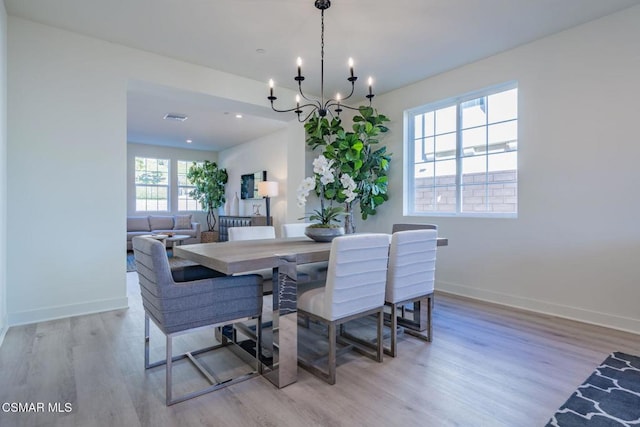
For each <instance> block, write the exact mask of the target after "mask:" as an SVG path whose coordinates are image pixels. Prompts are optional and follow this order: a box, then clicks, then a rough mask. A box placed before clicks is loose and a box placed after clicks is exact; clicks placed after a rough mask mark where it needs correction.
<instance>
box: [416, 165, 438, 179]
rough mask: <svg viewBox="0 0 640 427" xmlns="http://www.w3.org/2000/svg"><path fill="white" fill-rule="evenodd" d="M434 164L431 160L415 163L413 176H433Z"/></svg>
mask: <svg viewBox="0 0 640 427" xmlns="http://www.w3.org/2000/svg"><path fill="white" fill-rule="evenodd" d="M433 171H434V166H433V162H428V163H418V164H416V165H415V171H414V177H415V178H431V177H433Z"/></svg>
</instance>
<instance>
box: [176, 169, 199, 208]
mask: <svg viewBox="0 0 640 427" xmlns="http://www.w3.org/2000/svg"><path fill="white" fill-rule="evenodd" d="M193 163H194V162H189V161H186V160H178V210H179V211H199V210H201V207H200V202H198V201H197V200H196V199H194V198H192V197H191V196H189V192H190V191H191V190H193V189H194V188H195V187H194V186H193V185H192V184H191V182H189V180H188V179H187V172H188V171H189V168H190V167H191V165H193ZM195 163H196V164H197V165H198V166H202V165H203V164H204V162H195Z"/></svg>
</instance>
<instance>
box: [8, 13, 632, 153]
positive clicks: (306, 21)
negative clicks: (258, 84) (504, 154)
mask: <svg viewBox="0 0 640 427" xmlns="http://www.w3.org/2000/svg"><path fill="white" fill-rule="evenodd" d="M637 4H640V0H393V1H391V0H366V1H365V0H334V1H333V2H332V6H331V8H330V9H328V10H327V11H326V12H325V27H326V28H325V88H326V92H327V94H331V95H333V94H335V92H336V91H340V92H341V93H343V94H344V93H345V92H346V91H345V89H346V77H347V73H348V70H347V65H346V61H347V58H348V57H353V59H354V60H355V71H356V75H357V76H359V77H360V79H359V81H358V83H359V85H360V87H359V92H358V98H359V99H362V96H363V95H364V90H365V87H364V85H365V82H366V78H367V77H369V76H372V77H373V78H374V91H375V92H376V93H378V94H380V93H385V92H388V91H390V90H393V89H396V88H399V87H402V86H405V85H408V84H410V83H413V82H416V81H419V80H422V79H424V78H427V77H429V76H432V75H435V74H438V73H441V72H444V71H447V70H450V69H452V68H456V67H459V66H461V65H464V64H467V63H470V62H473V61H476V60H478V59H481V58H484V57H487V56H490V55H493V54H496V53H498V52H501V51H504V50H507V49H510V48H513V47H515V46H518V45H521V44H524V43H527V42H530V41H533V40H536V39H538V38H541V37H544V36H546V35H549V34H553V33H555V32H558V31H562V30H564V29H567V28H570V27H573V26H576V25H579V24H582V23H584V22H587V21H590V20H593V19H596V18H599V17H602V16H605V15H608V14H611V13H614V12H617V11H619V10H622V9H625V8H627V7H630V6H633V5H637ZM5 5H6V9H7V13H8V14H9V15H13V16H18V17H21V18H25V19H30V20H33V21H36V22H40V23H43V24H47V25H51V26H55V27H59V28H63V29H67V30H70V31H75V32H78V33H82V34H86V35H89V36H93V37H97V38H100V39H104V40H108V41H111V42H114V43H119V44H122V45H126V46H130V47H134V48H138V49H142V50H145V51H149V52H154V53H158V54H161V55H165V56H168V57H172V58H176V59H180V60H183V61H187V62H190V63H194V64H200V65H204V66H207V67H211V68H214V69H218V70H221V71H226V72H230V73H233V74H237V75H240V76H244V77H249V78H252V79H255V80H259V81H264V82H266V81H267V80H268V79H269V78H273V79H274V80H275V81H276V85H280V86H286V87H289V88H292V89H293V88H295V86H294V85H295V82H294V81H293V76H294V73H295V72H296V68H295V60H296V58H297V57H298V56H300V57H302V58H303V60H304V64H303V72H304V75H305V76H306V77H307V79H306V81H305V86H303V87H305V88H306V87H309V89H308V90H309V92H313V93H318V92H319V68H320V67H319V65H320V12H319V11H318V10H317V9H316V8H315V7H314V6H313V0H179V1H178V0H5ZM258 49H262V50H264V52H263V53H259V52H258V51H257V50H258ZM266 92H267V90H266V83H265V97H266ZM265 105H266V99H265ZM169 112H172V113H187V114H188V115H189V116H190V118H189V119H188V120H186V121H185V122H182V123H178V122H167V121H163V120H162V117H163V116H164V115H165V114H166V113H169ZM225 113H228V114H225ZM236 113H243V114H244V117H243V118H242V119H236V118H235V114H236ZM271 117H272V118H269V117H265V116H264V113H260V112H259V111H257V110H255V109H247V106H246V105H239V104H238V103H230V102H229V100H225V99H219V98H213V97H208V96H204V95H202V94H193V93H184V92H182V93H180V92H178V91H176V90H172V89H169V88H158V87H152V86H151V85H144V84H140V85H132V87H131V89H130V91H129V104H128V119H129V125H128V137H129V140H130V141H136V142H143V143H156V144H162V145H173V146H180V147H185V146H186V144H185V139H186V138H190V139H192V140H193V141H194V143H193V144H191V146H190V147H192V148H201V149H213V150H219V149H222V148H226V147H229V146H231V145H233V144H237V143H241V142H245V141H247V140H250V139H253V138H255V137H256V136H260V135H265V134H267V133H270V132H273V131H275V130H276V129H278V128H280V127H282V126H283V122H282V121H281V119H280V117H278V120H274V119H273V116H271ZM290 118H291V117H283V119H290ZM178 125H180V126H178Z"/></svg>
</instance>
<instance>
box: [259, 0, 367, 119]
mask: <svg viewBox="0 0 640 427" xmlns="http://www.w3.org/2000/svg"><path fill="white" fill-rule="evenodd" d="M315 6H316V8H318V9H320V16H321V18H320V22H321V26H320V28H321V33H320V34H321V35H320V99H319V100H317V99H310V98H309V97H307V96H306V95H305V94H304V93H303V92H302V82H303V81H304V76H303V75H302V58H298V61H297V63H298V75H297V76H296V77H294V78H293V79H294V80H295V81H297V82H298V91H299V92H300V94H299V95H296V106H295V108H289V109H288V110H279V109H277V108H276V107H275V106H274V105H273V101H275V100H276V99H278V98H277V97H276V96H275V95H274V94H273V86H274V83H273V79H271V80H269V96H268V97H267V99H268V100H269V101H270V102H271V108H272V109H273V110H274V111H277V112H278V113H288V112H291V111H293V112H294V113H296V114H297V115H298V121H299V122H305V121H307V119H308V118H309V117H311V115H312V114H313V113H315V112H317V113H318V115H319V116H320V117H325V116H326V115H327V113H330V114H331V115H333V113H335V114H336V115H338V116H339V115H340V112H341V111H342V107H345V108H348V109H350V110H358V108H353V107H349V106H348V105H344V104H343V102H344V101H346V100H347V99H349V98H351V96H352V95H353V92H354V90H355V82H356V80H358V77H356V76H355V75H354V74H353V59H351V58H349V77H347V81H349V82H350V83H351V92H350V93H349V95H347V96H346V97H344V98H341V97H340V94H339V93H338V94H336V97H335V98H328V99H327V100H326V101H325V96H324V11H325V10H326V9H329V7H330V6H331V1H330V0H315ZM368 83H369V93H368V95H366V97H367V99H369V105H371V100H372V99H373V97H374V96H375V95H374V94H373V91H372V85H373V79H372V78H371V77H369V81H368ZM300 97H302V98H303V99H305V100H306V101H308V102H307V103H306V104H302V105H300V101H301V98H300ZM309 108H310V109H309ZM331 109H333V112H332V111H331ZM303 112H304V113H306V116H304V118H303V119H301V114H302V113H303Z"/></svg>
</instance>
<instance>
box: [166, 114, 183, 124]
mask: <svg viewBox="0 0 640 427" xmlns="http://www.w3.org/2000/svg"><path fill="white" fill-rule="evenodd" d="M164 119H165V120H176V121H179V122H184V121H185V120H187V119H188V117H187V115H186V114H178V113H167V114H165V115H164Z"/></svg>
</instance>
